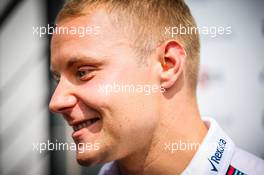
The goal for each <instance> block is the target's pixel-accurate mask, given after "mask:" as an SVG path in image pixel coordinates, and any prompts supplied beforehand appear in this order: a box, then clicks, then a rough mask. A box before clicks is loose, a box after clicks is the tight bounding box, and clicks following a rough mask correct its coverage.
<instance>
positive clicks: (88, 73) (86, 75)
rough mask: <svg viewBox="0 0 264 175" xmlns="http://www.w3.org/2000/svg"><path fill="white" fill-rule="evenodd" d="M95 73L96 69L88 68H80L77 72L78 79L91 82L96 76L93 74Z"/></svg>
mask: <svg viewBox="0 0 264 175" xmlns="http://www.w3.org/2000/svg"><path fill="white" fill-rule="evenodd" d="M94 71H95V69H94V68H88V67H84V68H80V69H79V70H78V71H77V77H78V79H80V80H82V81H85V80H89V79H91V78H92V77H93V76H94V73H93V72H94Z"/></svg>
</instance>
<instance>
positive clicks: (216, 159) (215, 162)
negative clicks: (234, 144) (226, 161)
mask: <svg viewBox="0 0 264 175" xmlns="http://www.w3.org/2000/svg"><path fill="white" fill-rule="evenodd" d="M225 146H226V141H225V140H224V139H220V140H219V142H218V145H217V148H216V151H215V153H214V155H212V156H211V157H210V158H208V160H209V162H210V163H211V165H212V169H211V171H214V172H218V169H217V168H218V166H219V163H220V161H221V158H222V156H223V153H224V151H225Z"/></svg>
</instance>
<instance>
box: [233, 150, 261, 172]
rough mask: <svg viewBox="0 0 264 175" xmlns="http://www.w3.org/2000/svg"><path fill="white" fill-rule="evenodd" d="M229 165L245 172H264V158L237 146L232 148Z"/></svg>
mask: <svg viewBox="0 0 264 175" xmlns="http://www.w3.org/2000/svg"><path fill="white" fill-rule="evenodd" d="M231 165H233V166H234V167H235V168H237V169H239V170H240V171H242V172H243V173H246V174H262V173H263V172H264V160H262V159H260V158H258V157H257V156H255V155H253V154H251V153H249V152H247V151H245V150H242V149H240V148H238V147H236V149H235V150H234V154H233V157H232V160H231Z"/></svg>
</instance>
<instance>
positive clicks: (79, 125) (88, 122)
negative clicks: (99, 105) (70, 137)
mask: <svg viewBox="0 0 264 175" xmlns="http://www.w3.org/2000/svg"><path fill="white" fill-rule="evenodd" d="M98 120H100V118H99V117H95V118H92V119H88V120H83V121H79V122H76V124H73V125H72V128H73V130H74V131H78V130H80V129H82V128H87V127H90V126H91V125H92V124H94V123H95V122H97V121H98Z"/></svg>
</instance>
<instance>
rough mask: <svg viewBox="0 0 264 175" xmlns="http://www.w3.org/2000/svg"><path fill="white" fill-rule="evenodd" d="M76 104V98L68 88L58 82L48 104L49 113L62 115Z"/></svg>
mask: <svg viewBox="0 0 264 175" xmlns="http://www.w3.org/2000/svg"><path fill="white" fill-rule="evenodd" d="M76 103H77V98H76V96H75V95H74V94H73V93H72V92H71V88H70V86H69V85H66V83H64V82H62V80H60V82H59V84H58V85H57V87H56V89H55V91H54V93H53V95H52V97H51V100H50V103H49V109H50V111H52V112H54V113H61V114H63V112H65V111H67V110H69V109H71V108H73V107H74V106H75V105H76Z"/></svg>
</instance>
